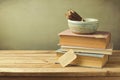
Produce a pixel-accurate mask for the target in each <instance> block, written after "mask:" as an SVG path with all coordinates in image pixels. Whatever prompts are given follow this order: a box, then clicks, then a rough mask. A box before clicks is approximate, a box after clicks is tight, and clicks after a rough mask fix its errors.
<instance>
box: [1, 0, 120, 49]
mask: <svg viewBox="0 0 120 80" xmlns="http://www.w3.org/2000/svg"><path fill="white" fill-rule="evenodd" d="M119 5H120V0H0V49H40V50H46V49H57V48H58V45H57V44H58V40H59V37H58V35H57V34H58V33H59V32H61V31H63V30H65V29H67V28H68V26H67V20H66V19H65V12H66V11H67V10H68V9H73V10H75V11H77V12H78V13H79V14H80V15H81V16H83V17H92V18H97V19H99V20H100V26H99V29H98V30H103V31H109V32H111V33H112V38H113V39H112V41H113V43H114V49H120V6H119Z"/></svg>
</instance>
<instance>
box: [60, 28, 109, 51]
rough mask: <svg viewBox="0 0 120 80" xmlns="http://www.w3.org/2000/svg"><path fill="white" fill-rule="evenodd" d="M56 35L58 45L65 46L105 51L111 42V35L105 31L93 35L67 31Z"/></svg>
mask: <svg viewBox="0 0 120 80" xmlns="http://www.w3.org/2000/svg"><path fill="white" fill-rule="evenodd" d="M58 35H59V37H60V41H59V44H60V45H66V46H80V47H88V48H99V49H106V48H107V46H108V45H109V43H110V40H111V33H110V32H105V31H97V32H95V33H93V34H75V33H72V32H71V31H70V30H69V29H67V30H65V31H63V32H61V33H59V34H58Z"/></svg>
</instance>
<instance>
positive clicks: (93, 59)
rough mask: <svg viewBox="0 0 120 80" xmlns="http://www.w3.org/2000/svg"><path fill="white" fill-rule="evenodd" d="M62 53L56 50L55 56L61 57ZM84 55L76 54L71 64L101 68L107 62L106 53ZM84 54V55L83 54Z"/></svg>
mask: <svg viewBox="0 0 120 80" xmlns="http://www.w3.org/2000/svg"><path fill="white" fill-rule="evenodd" d="M63 54H64V53H62V52H57V57H58V59H59V57H61V56H62V55H63ZM83 54H84V55H81V53H80V54H77V58H76V59H75V60H74V61H73V62H71V63H70V64H71V65H79V66H83V67H95V68H102V67H103V66H105V64H106V63H107V62H108V57H109V56H108V55H101V54H100V55H98V54H90V53H89V54H86V53H83ZM85 54H86V55H85Z"/></svg>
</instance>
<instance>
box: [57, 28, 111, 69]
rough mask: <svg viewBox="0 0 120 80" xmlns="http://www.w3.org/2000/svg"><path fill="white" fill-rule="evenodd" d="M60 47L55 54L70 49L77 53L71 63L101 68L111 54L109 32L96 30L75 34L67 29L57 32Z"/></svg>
mask: <svg viewBox="0 0 120 80" xmlns="http://www.w3.org/2000/svg"><path fill="white" fill-rule="evenodd" d="M59 45H60V49H58V50H57V56H58V57H60V56H62V55H63V53H65V52H67V51H69V50H70V49H72V50H73V51H74V53H76V54H77V59H76V60H74V61H73V62H72V63H71V64H75V65H79V66H86V67H97V68H102V67H103V66H104V65H105V64H106V63H107V61H108V57H109V55H112V49H113V46H112V43H111V34H110V32H105V31H96V32H95V33H93V34H75V33H72V32H71V31H70V30H69V29H67V30H65V31H63V32H61V33H59Z"/></svg>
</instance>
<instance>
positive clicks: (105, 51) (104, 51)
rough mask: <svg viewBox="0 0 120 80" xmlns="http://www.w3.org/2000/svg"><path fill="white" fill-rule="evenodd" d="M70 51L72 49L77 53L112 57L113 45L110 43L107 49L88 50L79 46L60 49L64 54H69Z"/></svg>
mask: <svg viewBox="0 0 120 80" xmlns="http://www.w3.org/2000/svg"><path fill="white" fill-rule="evenodd" d="M70 49H72V50H73V51H74V52H75V53H77V52H86V53H95V54H106V55H112V51H113V44H112V43H110V44H109V46H108V47H107V48H106V49H97V48H87V47H79V46H61V48H60V50H61V51H63V52H67V51H68V50H70Z"/></svg>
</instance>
